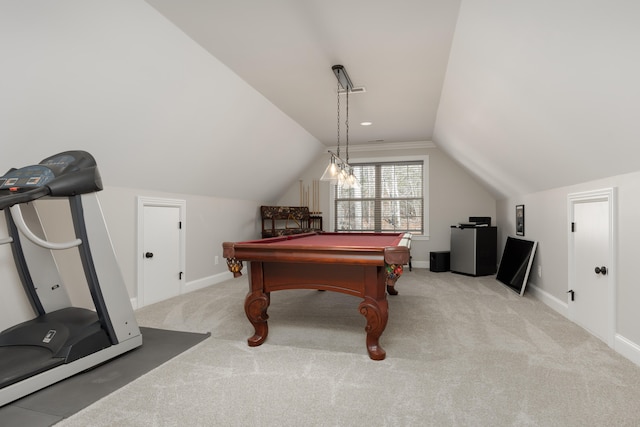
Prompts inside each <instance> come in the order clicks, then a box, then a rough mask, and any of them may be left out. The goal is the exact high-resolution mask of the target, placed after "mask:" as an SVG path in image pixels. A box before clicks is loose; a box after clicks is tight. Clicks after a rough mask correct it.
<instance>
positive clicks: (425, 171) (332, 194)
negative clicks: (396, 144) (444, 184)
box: [328, 155, 429, 240]
mask: <svg viewBox="0 0 640 427" xmlns="http://www.w3.org/2000/svg"><path fill="white" fill-rule="evenodd" d="M406 161H422V164H423V166H422V194H423V197H424V206H423V209H422V215H423V218H422V221H423V224H424V233H423V234H417V233H412V236H411V238H412V240H429V156H428V155H425V156H402V157H352V158H350V159H349V164H354V165H355V164H358V163H384V162H389V163H393V162H406ZM335 201H336V186H335V185H333V184H330V185H329V227H328V229H329V230H330V231H335V219H336V218H335V217H336V215H335Z"/></svg>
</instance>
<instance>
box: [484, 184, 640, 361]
mask: <svg viewBox="0 0 640 427" xmlns="http://www.w3.org/2000/svg"><path fill="white" fill-rule="evenodd" d="M609 187H617V191H618V218H617V220H618V248H617V252H618V265H617V266H611V268H616V269H617V279H618V283H617V301H616V310H617V317H616V322H617V325H616V344H615V345H616V350H618V351H620V352H622V353H623V354H627V353H629V342H630V343H635V344H631V347H633V345H635V346H637V348H635V349H633V350H632V352H633V353H635V355H632V356H631V358H632V359H633V360H635V361H636V363H639V364H640V327H639V326H638V325H640V311H639V310H638V306H639V304H640V287H639V286H638V253H639V251H638V236H640V221H638V218H640V172H634V173H630V174H624V175H618V176H614V177H610V178H606V179H601V180H595V181H590V182H586V183H582V184H579V185H573V186H568V187H561V188H556V189H553V190H548V191H542V192H537V193H531V194H526V195H522V196H519V197H514V198H509V199H504V200H500V201H499V202H498V211H497V215H498V223H499V224H500V228H499V230H500V239H499V247H500V253H501V252H502V248H503V247H504V242H505V240H506V237H507V236H508V235H515V206H516V205H518V204H524V205H525V233H526V234H525V236H524V238H525V239H529V240H536V241H538V242H539V243H538V249H537V253H536V257H535V260H534V264H533V267H532V272H531V275H530V277H529V283H530V284H531V285H533V289H532V290H533V291H534V292H536V291H538V292H537V295H538V296H539V297H540V298H541V299H542V300H543V301H545V302H547V303H548V304H549V305H550V306H551V307H553V308H555V309H556V310H558V311H559V312H561V313H563V314H564V315H565V316H566V315H568V309H567V307H568V296H567V293H566V292H567V290H568V268H569V267H568V227H569V223H568V212H567V196H568V195H569V194H571V193H577V192H583V191H590V190H598V189H602V188H609ZM538 267H540V268H541V272H542V274H541V276H538ZM627 355H628V354H627Z"/></svg>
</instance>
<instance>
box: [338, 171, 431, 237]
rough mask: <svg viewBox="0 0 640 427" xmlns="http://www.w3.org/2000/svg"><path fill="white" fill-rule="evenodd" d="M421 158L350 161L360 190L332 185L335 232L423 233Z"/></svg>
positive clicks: (423, 198)
mask: <svg viewBox="0 0 640 427" xmlns="http://www.w3.org/2000/svg"><path fill="white" fill-rule="evenodd" d="M424 165H425V161H424V160H406V161H389V162H362V163H353V164H352V166H353V169H354V174H355V176H356V177H357V178H358V180H359V181H360V184H361V186H362V187H361V188H360V189H353V188H351V189H343V188H339V187H336V189H335V199H334V202H335V203H334V220H335V224H334V225H335V230H336V231H354V232H366V231H370V232H392V231H394V232H406V231H408V232H412V233H415V234H426V233H425V194H424V193H425V192H424V188H425V167H424Z"/></svg>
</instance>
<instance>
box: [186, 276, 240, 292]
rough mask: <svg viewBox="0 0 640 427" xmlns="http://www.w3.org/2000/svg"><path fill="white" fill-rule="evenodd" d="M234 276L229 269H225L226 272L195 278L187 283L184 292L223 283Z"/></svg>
mask: <svg viewBox="0 0 640 427" xmlns="http://www.w3.org/2000/svg"><path fill="white" fill-rule="evenodd" d="M232 278H233V274H232V273H231V272H229V271H225V272H224V273H218V274H214V275H213V276H208V277H203V278H202V279H198V280H193V281H191V282H187V283H185V285H184V287H183V288H182V293H183V294H186V293H188V292H193V291H197V290H198V289H203V288H206V287H209V286H211V285H216V284H218V283H222V282H224V281H227V280H229V279H232Z"/></svg>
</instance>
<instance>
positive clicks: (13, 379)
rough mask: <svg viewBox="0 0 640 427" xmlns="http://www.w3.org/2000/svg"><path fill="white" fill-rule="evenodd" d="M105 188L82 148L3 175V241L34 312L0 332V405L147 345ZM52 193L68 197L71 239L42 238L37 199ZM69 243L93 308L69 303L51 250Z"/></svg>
mask: <svg viewBox="0 0 640 427" xmlns="http://www.w3.org/2000/svg"><path fill="white" fill-rule="evenodd" d="M102 188H103V187H102V180H101V177H100V173H99V171H98V168H97V165H96V162H95V159H94V158H93V156H91V154H89V153H87V152H85V151H65V152H63V153H60V154H56V155H54V156H51V157H48V158H46V159H44V160H42V161H41V162H40V163H39V164H37V165H30V166H25V167H22V168H20V169H11V170H9V171H8V172H7V173H6V174H5V175H4V176H2V177H0V210H2V211H3V212H4V216H5V219H6V223H7V231H8V236H6V237H4V236H0V245H10V246H11V253H12V254H13V260H14V263H15V267H16V270H17V275H18V277H19V278H20V281H21V282H22V287H23V288H24V291H25V293H26V295H27V299H28V300H29V302H30V304H31V307H32V309H33V312H34V315H35V317H34V318H33V319H31V320H27V321H25V322H22V323H19V324H17V325H15V326H12V327H10V328H8V329H6V330H5V331H3V332H1V333H0V406H3V405H6V404H7V403H10V402H12V401H14V400H17V399H19V398H21V397H23V396H26V395H28V394H30V393H33V392H35V391H37V390H40V389H42V388H44V387H47V386H49V385H51V384H54V383H56V382H58V381H61V380H63V379H65V378H68V377H70V376H72V375H75V374H77V373H79V372H82V371H85V370H87V369H90V368H92V367H94V366H97V365H99V364H102V363H104V362H105V361H108V360H110V359H112V358H114V357H116V356H118V355H121V354H123V353H125V352H128V351H130V350H133V349H135V348H137V347H139V346H140V345H142V335H141V333H140V329H139V327H138V324H137V322H136V319H135V316H134V313H133V308H132V306H131V301H130V299H129V295H128V293H127V289H126V285H125V283H124V280H123V277H122V273H121V271H120V268H119V266H118V262H117V260H116V257H115V253H114V251H113V246H112V244H111V239H110V236H109V232H108V230H107V227H106V223H105V221H104V216H103V214H102V209H101V207H100V203H99V201H98V198H97V195H96V193H97V192H98V191H100V190H102ZM54 198H58V199H60V198H62V199H67V200H68V202H69V212H70V215H71V220H72V223H73V229H74V232H75V237H76V238H75V239H73V240H71V241H68V242H50V241H48V240H46V238H43V236H45V235H46V231H45V229H44V227H43V225H42V222H41V221H40V217H39V212H38V210H37V207H36V204H39V203H46V201H47V200H50V199H54ZM36 200H37V201H38V202H36ZM38 206H39V205H38ZM45 211H46V210H45ZM66 250H71V251H77V255H78V256H77V257H76V259H77V258H79V260H80V261H79V262H80V264H81V266H78V269H80V268H81V270H82V272H83V273H84V277H85V279H86V283H82V286H87V287H88V288H89V294H90V295H91V300H92V301H93V305H94V308H95V309H87V308H82V307H74V306H73V305H72V304H71V299H70V297H69V293H68V291H67V288H66V285H65V283H63V281H62V279H61V276H60V271H59V270H58V265H57V263H56V260H55V258H54V256H53V252H54V251H66ZM7 252H8V251H7ZM4 264H6V263H3V265H4ZM76 286H80V285H78V284H76Z"/></svg>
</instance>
